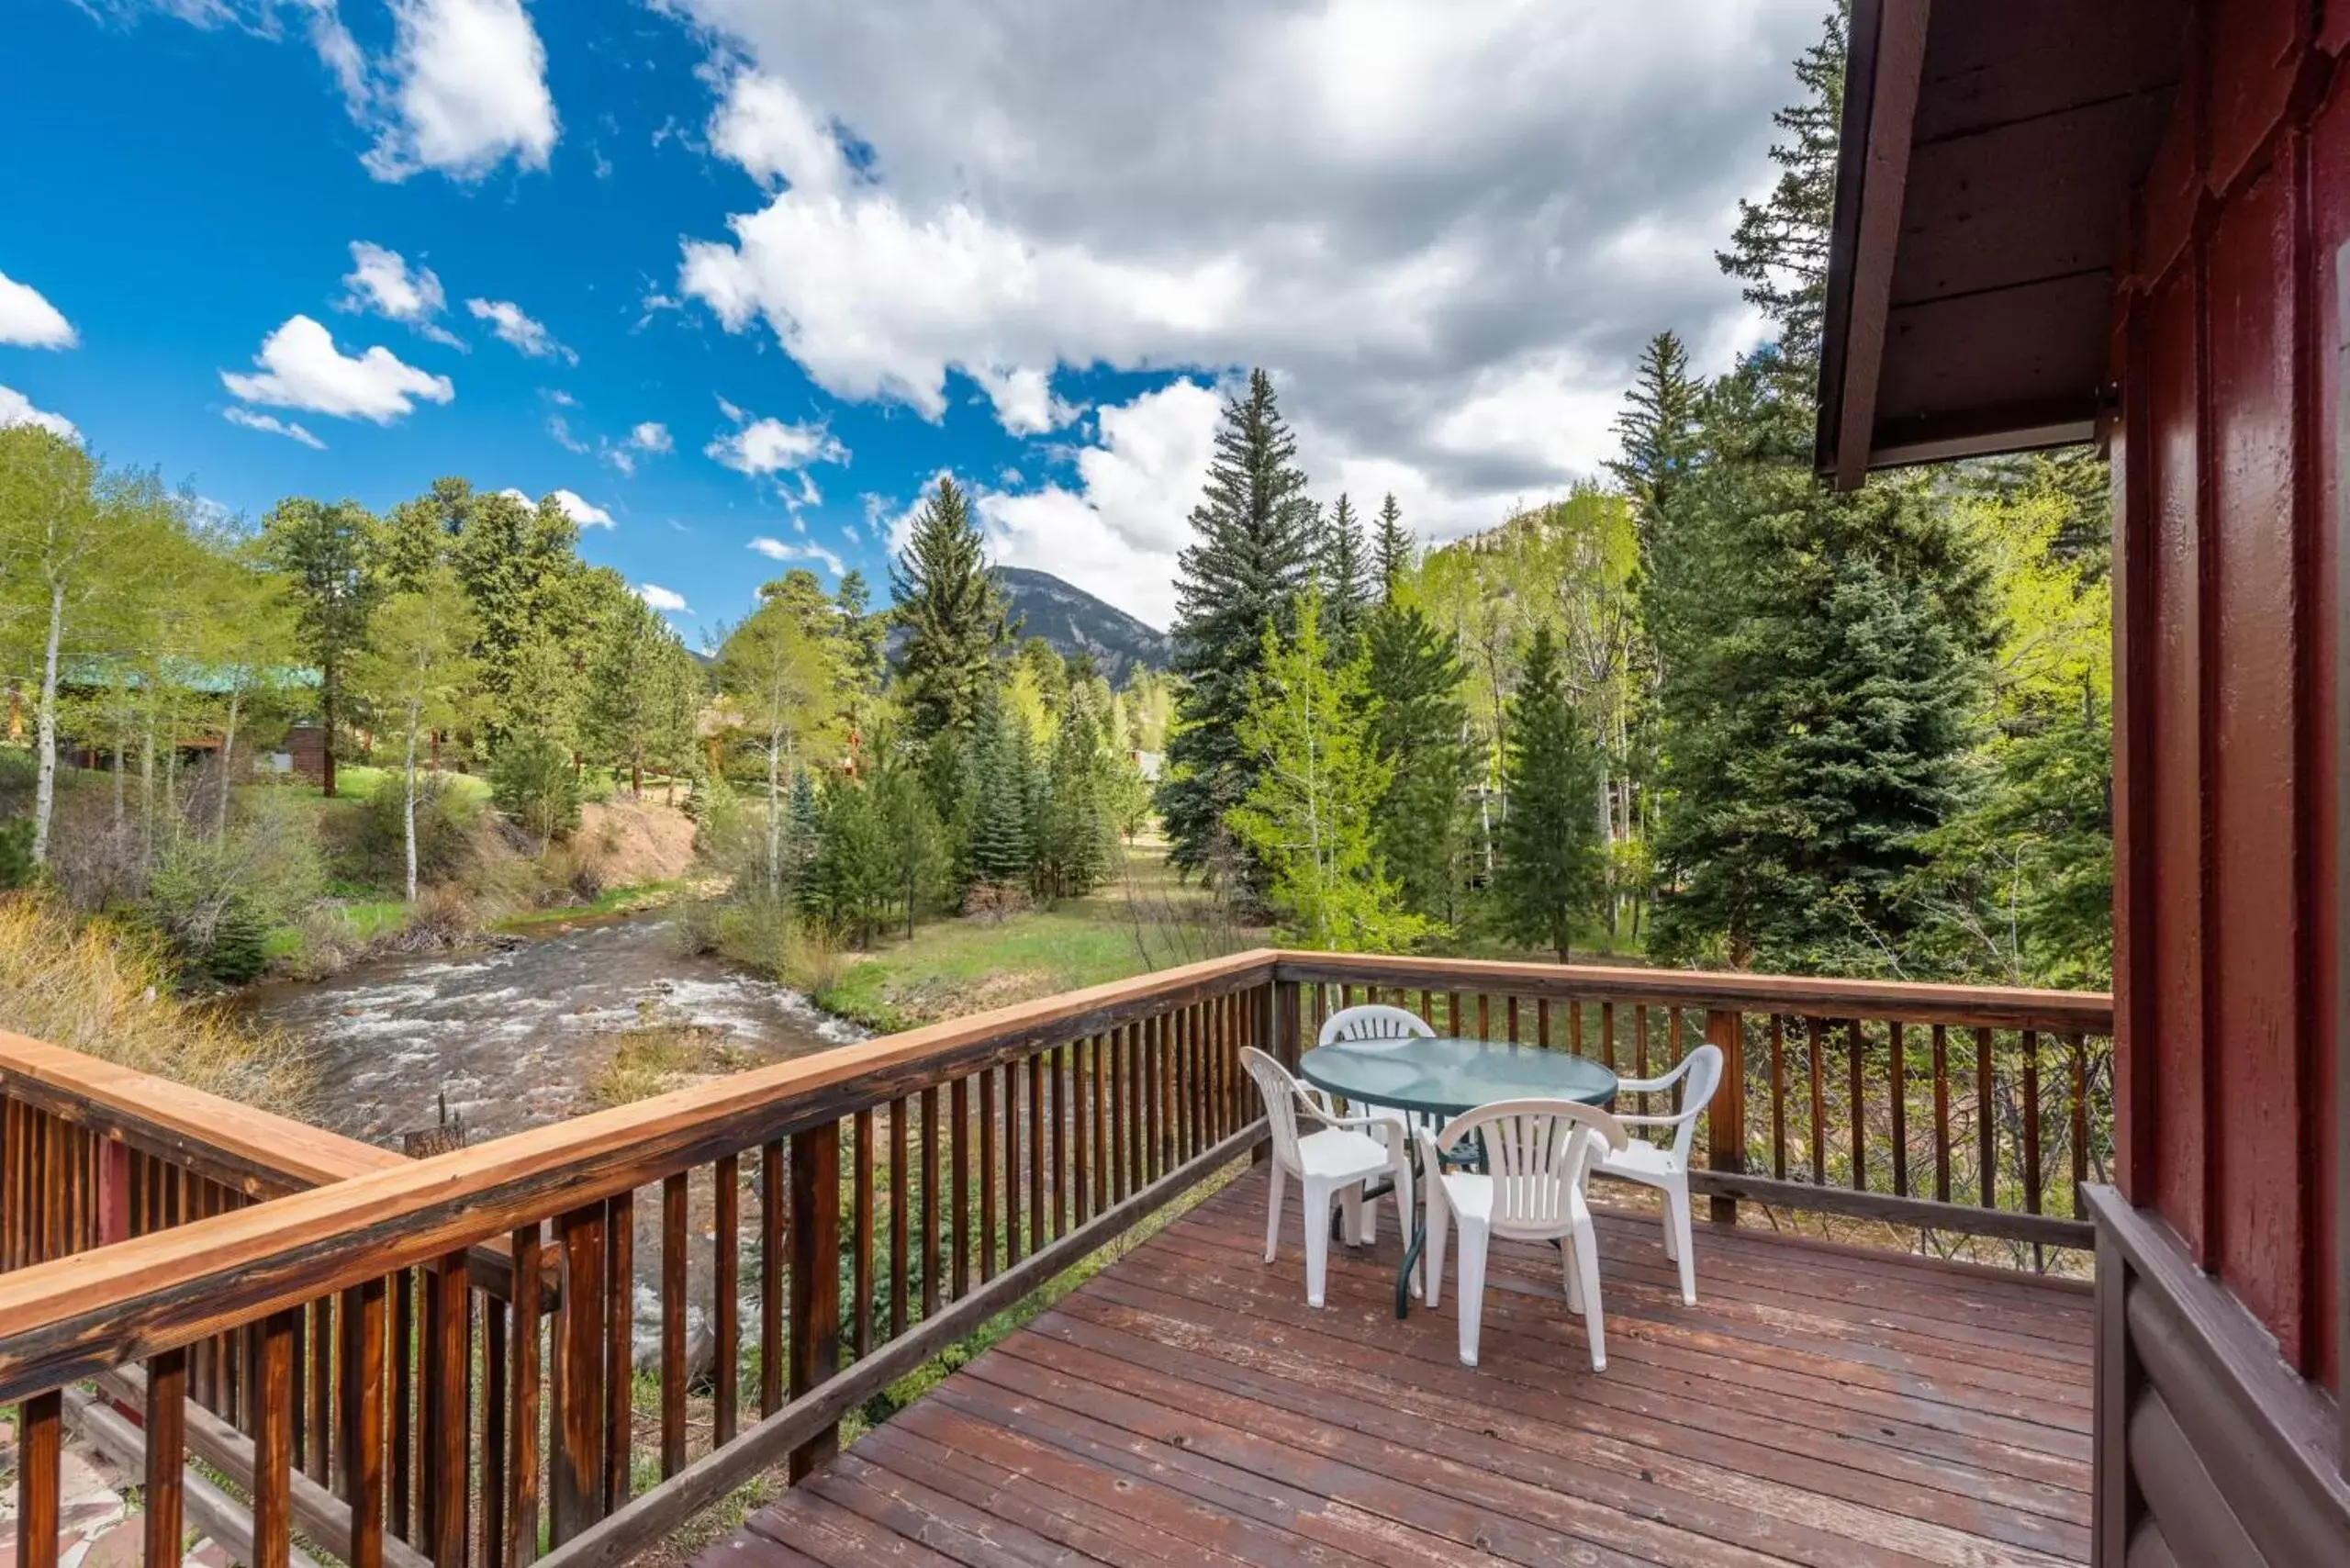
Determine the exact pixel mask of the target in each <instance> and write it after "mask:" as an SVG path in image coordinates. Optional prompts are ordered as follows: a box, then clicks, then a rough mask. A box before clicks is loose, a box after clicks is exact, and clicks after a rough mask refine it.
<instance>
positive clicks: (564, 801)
mask: <svg viewBox="0 0 2350 1568" xmlns="http://www.w3.org/2000/svg"><path fill="white" fill-rule="evenodd" d="M489 795H490V799H491V801H494V802H496V804H497V806H498V810H499V811H501V812H505V813H506V815H507V816H508V817H509V818H510V819H512V821H514V822H515V823H517V824H519V825H520V827H521V829H522V831H523V832H525V833H527V834H530V835H531V836H532V838H534V839H536V840H538V842H539V844H540V846H542V847H544V846H546V845H547V844H548V843H549V842H550V841H552V840H553V839H554V838H555V837H556V836H557V835H558V834H567V833H569V832H571V831H572V830H573V829H574V828H576V827H577V826H578V825H579V781H578V779H577V778H576V777H575V776H574V774H573V772H572V767H571V756H570V754H569V753H567V752H565V750H564V748H563V747H562V746H560V745H556V744H555V743H554V741H553V740H551V739H549V738H548V737H547V736H545V735H543V734H536V733H535V732H525V733H523V734H517V735H514V736H512V737H510V738H509V740H508V741H507V743H506V744H505V745H502V746H500V747H499V748H498V755H497V756H494V757H492V758H491V759H490V764H489Z"/></svg>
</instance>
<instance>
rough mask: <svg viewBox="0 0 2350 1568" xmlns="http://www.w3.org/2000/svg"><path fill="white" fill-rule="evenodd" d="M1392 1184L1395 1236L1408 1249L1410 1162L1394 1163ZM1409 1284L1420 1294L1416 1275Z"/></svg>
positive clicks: (1410, 1220) (1410, 1207)
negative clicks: (1393, 1186) (1393, 1187)
mask: <svg viewBox="0 0 2350 1568" xmlns="http://www.w3.org/2000/svg"><path fill="white" fill-rule="evenodd" d="M1394 1182H1395V1234H1396V1235H1397V1236H1398V1237H1399V1238H1402V1240H1403V1243H1404V1246H1406V1247H1409V1246H1410V1245H1411V1244H1412V1162H1411V1160H1410V1159H1398V1160H1397V1161H1396V1162H1395V1175H1394ZM1410 1284H1411V1289H1412V1294H1414V1295H1418V1294H1421V1292H1420V1281H1419V1276H1418V1275H1417V1274H1414V1275H1413V1277H1412V1279H1411V1281H1410Z"/></svg>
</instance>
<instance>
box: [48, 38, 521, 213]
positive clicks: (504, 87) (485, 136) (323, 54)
mask: <svg viewBox="0 0 2350 1568" xmlns="http://www.w3.org/2000/svg"><path fill="white" fill-rule="evenodd" d="M76 3H77V4H79V5H80V6H82V7H83V8H84V10H92V11H113V12H121V13H136V12H139V11H141V10H152V11H159V12H162V14H163V15H165V16H169V17H176V18H178V19H179V20H181V21H183V22H187V23H189V24H191V25H193V26H196V27H198V28H207V29H210V28H218V27H222V26H229V27H235V28H242V29H243V30H244V31H246V32H249V33H252V34H254V35H256V36H258V37H262V38H270V39H275V38H280V37H283V36H284V34H285V28H284V27H283V26H282V25H281V23H280V14H281V13H283V12H289V11H290V12H292V13H294V15H295V16H296V17H297V18H298V19H299V20H300V21H301V23H302V24H303V31H304V32H305V33H307V34H308V38H309V40H310V47H311V48H312V49H313V50H316V51H317V53H318V56H319V63H321V64H323V65H324V66H325V67H326V68H327V71H328V73H330V75H332V76H333V77H334V80H335V85H336V86H337V87H338V88H339V89H341V93H342V98H343V104H344V106H345V107H347V108H348V109H349V110H350V113H351V118H352V120H353V123H355V124H357V125H358V126H359V127H360V128H361V129H363V130H365V131H366V132H367V133H368V134H370V135H371V136H373V137H374V138H375V145H374V146H372V147H370V148H369V149H368V151H367V152H366V153H365V154H364V156H363V157H362V158H361V160H360V162H362V163H364V165H365V166H366V169H367V172H368V173H369V174H373V175H375V178H377V179H379V180H404V179H407V178H408V176H409V175H411V174H417V173H419V172H420V171H423V170H428V169H429V170H433V171H437V172H439V173H441V174H447V175H449V176H450V177H451V178H453V179H458V180H477V179H480V178H482V177H483V176H484V175H487V174H489V173H490V172H491V171H492V170H494V169H496V168H497V167H498V165H499V164H500V163H502V162H505V161H506V160H507V159H508V158H512V159H513V160H514V162H516V163H517V164H519V165H520V166H521V167H523V168H526V169H543V168H545V167H546V165H547V155H548V154H549V153H550V152H551V151H554V143H555V138H556V135H557V132H558V125H557V120H556V117H555V108H554V97H553V95H551V94H549V92H548V91H547V83H546V64H547V62H546V49H545V46H544V45H543V44H542V43H541V42H540V40H539V35H538V32H537V30H536V29H535V28H532V25H531V17H530V14H529V13H528V12H527V11H525V10H524V9H523V6H522V0H387V4H388V5H389V7H390V9H391V13H392V35H393V36H392V46H391V49H390V51H389V52H388V53H386V54H385V55H383V56H381V57H378V58H374V59H371V58H369V56H368V54H367V51H366V50H364V49H362V48H361V47H360V45H359V40H358V39H355V38H353V36H352V32H351V29H350V28H348V27H346V26H345V25H344V24H343V20H342V14H341V10H340V8H339V6H338V3H337V0H76ZM364 8H366V9H369V10H373V9H374V7H373V6H366V7H364Z"/></svg>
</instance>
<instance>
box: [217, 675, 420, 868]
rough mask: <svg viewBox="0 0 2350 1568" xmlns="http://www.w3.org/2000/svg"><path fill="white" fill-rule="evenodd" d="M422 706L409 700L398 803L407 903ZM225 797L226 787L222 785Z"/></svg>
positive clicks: (413, 847) (413, 863) (413, 862)
mask: <svg viewBox="0 0 2350 1568" xmlns="http://www.w3.org/2000/svg"><path fill="white" fill-rule="evenodd" d="M422 707H423V704H422V703H420V702H419V701H417V700H415V699H413V698H411V699H409V700H408V760H407V763H406V766H405V768H404V772H405V773H406V776H407V784H408V790H407V797H406V799H404V800H403V801H401V802H400V816H401V819H402V820H401V823H400V827H401V832H402V834H404V835H405V836H406V839H407V846H406V847H407V851H408V902H410V903H414V902H416V727H417V725H418V724H419V723H420V722H422V719H423V714H422V711H421V710H422ZM222 788H223V791H224V795H225V791H226V788H227V787H226V785H225V784H224V785H223V787H222Z"/></svg>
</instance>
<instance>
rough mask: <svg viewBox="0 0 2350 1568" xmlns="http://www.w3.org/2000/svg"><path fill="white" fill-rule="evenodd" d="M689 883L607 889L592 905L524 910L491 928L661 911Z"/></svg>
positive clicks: (518, 928)
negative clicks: (653, 910) (642, 911)
mask: <svg viewBox="0 0 2350 1568" xmlns="http://www.w3.org/2000/svg"><path fill="white" fill-rule="evenodd" d="M687 886H688V884H687V883H686V882H684V881H682V880H679V881H667V882H636V883H632V884H631V885H629V886H627V887H624V888H607V889H605V890H603V892H601V893H600V894H599V895H598V896H597V897H596V899H595V900H594V901H593V902H589V903H578V904H567V905H562V906H558V907H557V908H554V909H532V910H524V911H523V912H522V913H520V914H509V915H508V916H507V917H506V918H505V919H503V920H501V921H499V922H498V924H496V925H495V926H493V927H491V929H492V930H496V931H528V930H529V929H531V927H532V926H534V925H554V924H561V923H563V922H565V921H570V920H592V919H594V918H595V917H596V916H598V915H603V914H634V913H638V912H639V911H641V910H648V909H658V908H660V907H661V906H662V905H663V904H666V903H667V902H669V901H670V900H672V899H674V898H676V897H677V895H678V894H679V893H681V892H683V891H684V890H686V888H687Z"/></svg>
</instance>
